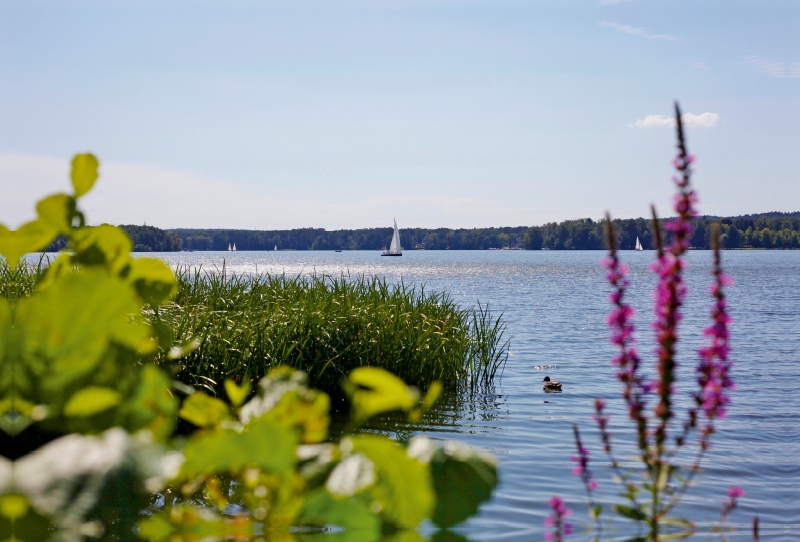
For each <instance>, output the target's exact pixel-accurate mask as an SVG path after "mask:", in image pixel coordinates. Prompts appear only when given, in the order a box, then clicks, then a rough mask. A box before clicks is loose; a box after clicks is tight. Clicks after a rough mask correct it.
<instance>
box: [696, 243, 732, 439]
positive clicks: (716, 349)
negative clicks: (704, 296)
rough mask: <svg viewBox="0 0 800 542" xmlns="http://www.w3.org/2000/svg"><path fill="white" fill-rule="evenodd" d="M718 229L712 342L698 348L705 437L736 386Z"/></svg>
mask: <svg viewBox="0 0 800 542" xmlns="http://www.w3.org/2000/svg"><path fill="white" fill-rule="evenodd" d="M717 233H718V232H717V230H716V228H715V229H714V232H713V235H712V244H713V248H714V267H713V270H712V274H713V275H714V284H712V285H711V295H712V297H713V298H714V306H713V308H712V310H711V317H712V323H711V325H710V326H709V327H708V328H706V330H705V333H704V334H705V336H706V337H708V338H709V339H710V344H709V345H707V346H704V347H703V348H701V349H700V350H699V351H698V353H699V354H700V365H699V366H698V368H697V375H698V376H697V383H698V384H699V385H700V391H699V392H698V393H697V395H696V396H695V401H696V402H697V405H698V406H699V407H700V408H702V410H703V413H704V414H705V415H706V418H707V420H708V424H707V426H706V428H705V429H704V436H706V437H707V436H708V435H710V434H711V433H712V432H713V431H714V427H713V421H714V419H716V418H724V417H725V414H726V413H725V406H726V405H727V404H728V403H729V402H730V399H729V398H728V395H727V393H728V392H729V391H734V390H735V389H736V388H735V386H734V383H733V380H731V377H730V370H731V366H732V365H733V363H732V362H731V361H730V360H729V359H728V353H729V345H728V338H729V333H728V326H729V324H730V323H731V319H730V317H729V316H728V312H727V303H726V301H725V294H724V293H723V287H724V286H728V285H730V284H731V283H732V280H731V279H730V277H728V276H727V275H726V274H725V273H723V271H722V265H721V263H720V262H721V258H720V251H719V239H718V237H717ZM701 445H702V446H704V447H707V446H708V443H707V439H703V441H702V442H701Z"/></svg>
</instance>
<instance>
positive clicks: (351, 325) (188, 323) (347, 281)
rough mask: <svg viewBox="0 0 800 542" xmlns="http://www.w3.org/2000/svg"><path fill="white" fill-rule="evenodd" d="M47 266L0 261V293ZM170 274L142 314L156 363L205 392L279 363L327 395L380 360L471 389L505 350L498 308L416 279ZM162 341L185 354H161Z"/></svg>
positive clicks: (498, 364) (28, 281)
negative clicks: (162, 292) (165, 293)
mask: <svg viewBox="0 0 800 542" xmlns="http://www.w3.org/2000/svg"><path fill="white" fill-rule="evenodd" d="M47 269H48V264H47V259H46V258H43V259H42V260H40V261H39V263H38V264H33V265H22V266H20V267H19V268H18V269H17V271H16V272H15V273H13V274H12V273H11V272H10V270H9V268H8V266H7V265H6V264H5V262H2V261H0V295H2V296H3V297H8V296H9V295H10V292H11V291H12V290H13V291H15V292H17V295H19V296H20V297H28V296H30V295H32V293H33V292H34V291H35V290H36V283H37V282H38V281H40V280H41V278H42V277H43V276H45V274H46V272H47ZM12 276H13V277H14V278H13V281H12ZM175 278H176V280H177V293H176V294H175V296H174V297H173V298H172V300H171V301H170V302H169V303H167V304H165V305H163V306H161V307H159V308H158V310H153V309H152V308H148V309H146V310H145V313H144V314H145V318H146V319H147V320H148V321H149V322H150V323H151V324H152V325H154V326H155V327H156V329H158V330H159V335H160V337H161V340H160V343H161V346H162V348H161V351H162V355H161V356H159V360H160V361H159V364H161V365H165V366H171V367H170V369H171V372H172V373H173V374H174V375H175V376H176V377H177V378H178V380H180V381H181V382H185V383H187V384H189V385H191V386H194V387H196V388H198V389H204V390H206V391H207V392H208V393H211V394H212V395H215V396H224V394H225V391H224V382H225V380H226V379H231V380H233V381H234V382H236V383H237V384H239V385H245V384H247V385H249V384H251V383H255V382H257V381H258V380H259V379H260V378H262V377H263V376H265V375H266V374H267V373H268V372H269V371H270V370H271V369H274V368H276V367H278V366H287V367H292V368H293V369H297V370H301V371H303V372H305V373H307V374H308V379H309V384H310V385H311V386H313V387H315V388H317V389H321V390H323V391H325V392H327V393H329V394H333V395H339V394H340V393H341V392H340V383H341V380H342V378H344V377H345V375H347V374H348V373H349V372H350V371H352V370H354V369H356V368H358V367H379V368H382V369H386V370H388V371H390V372H392V373H393V374H395V375H397V376H398V377H400V378H401V379H402V380H403V381H404V382H405V383H406V384H408V385H411V386H417V387H419V388H421V389H423V390H426V389H428V388H429V386H430V385H431V383H432V382H434V381H439V382H441V383H442V385H443V386H444V388H445V389H447V390H450V391H454V392H463V391H467V392H470V391H478V390H481V389H488V388H491V386H492V384H493V381H494V379H495V377H496V376H497V375H498V374H499V373H501V372H502V369H503V366H504V365H505V363H506V360H507V358H508V344H509V343H508V341H507V340H505V339H504V333H505V324H504V323H502V321H501V317H502V315H500V316H495V315H493V314H492V313H491V311H490V310H489V307H488V306H481V305H479V306H478V307H476V308H470V309H464V308H461V307H460V306H459V305H458V304H456V303H455V302H454V301H453V300H452V298H451V297H450V295H449V294H447V293H445V292H433V293H432V292H429V291H428V290H426V289H425V288H424V286H419V287H418V286H408V285H406V284H403V283H400V284H397V285H393V284H389V283H387V282H386V281H385V280H384V279H382V278H379V277H365V276H356V277H351V276H344V275H343V276H340V277H329V276H296V277H288V276H285V275H267V274H261V275H237V274H233V273H228V272H227V271H226V269H225V267H224V266H223V268H222V269H221V270H204V269H188V268H177V269H175ZM12 282H13V284H12ZM192 343H193V344H192ZM189 344H192V346H191V347H188V348H187V347H186V345H189ZM171 347H178V348H181V349H182V350H184V351H185V352H186V353H185V355H184V356H183V357H182V358H181V359H180V360H179V361H170V360H169V359H168V357H169V356H168V352H169V349H170V348H171Z"/></svg>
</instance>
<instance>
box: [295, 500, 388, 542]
mask: <svg viewBox="0 0 800 542" xmlns="http://www.w3.org/2000/svg"><path fill="white" fill-rule="evenodd" d="M300 522H301V523H304V524H309V523H310V524H315V525H337V526H339V527H344V529H345V532H344V533H341V534H339V535H338V536H337V537H336V540H339V541H351V540H352V541H353V542H362V541H363V542H369V541H374V542H377V541H378V540H380V539H381V520H380V517H379V516H378V515H376V514H375V513H373V512H371V511H370V510H369V508H367V507H366V506H365V505H364V504H363V503H361V502H357V501H353V500H349V499H334V498H333V497H332V496H331V494H330V493H328V492H327V491H325V490H324V489H318V490H315V491H313V492H312V493H311V494H310V495H308V497H306V499H305V503H304V506H303V511H302V513H301V515H300ZM328 538H329V535H326V536H325V539H326V540H327V539H328Z"/></svg>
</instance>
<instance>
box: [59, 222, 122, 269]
mask: <svg viewBox="0 0 800 542" xmlns="http://www.w3.org/2000/svg"><path fill="white" fill-rule="evenodd" d="M72 248H73V249H74V250H75V256H76V258H77V260H78V261H79V262H80V263H82V264H85V265H104V266H106V267H107V269H108V270H109V271H111V272H112V273H115V274H116V273H120V272H121V271H122V270H123V268H125V267H126V266H128V265H129V264H130V263H131V257H130V253H131V250H133V245H131V240H130V239H129V238H128V236H127V235H126V234H125V232H124V231H122V230H121V229H120V228H117V227H114V226H109V225H108V224H103V225H101V226H85V227H83V228H78V229H76V230H73V233H72Z"/></svg>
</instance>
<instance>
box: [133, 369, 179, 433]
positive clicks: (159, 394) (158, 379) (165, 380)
mask: <svg viewBox="0 0 800 542" xmlns="http://www.w3.org/2000/svg"><path fill="white" fill-rule="evenodd" d="M170 387H171V381H170V379H169V377H168V376H167V375H166V374H164V372H163V371H161V369H159V368H158V367H155V366H153V365H145V366H144V367H143V368H142V371H141V373H139V383H138V384H137V386H136V388H135V389H134V392H133V395H132V397H131V398H130V399H129V400H128V401H126V402H125V408H126V414H127V417H128V420H129V426H130V429H131V430H132V431H135V430H139V429H144V428H147V429H149V430H150V432H151V433H152V434H153V436H154V437H155V438H156V439H157V440H159V441H162V440H164V439H166V438H168V437H169V436H170V435H172V431H173V430H174V428H175V421H176V414H177V412H178V401H177V400H176V399H175V397H173V395H172V394H171V393H170Z"/></svg>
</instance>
